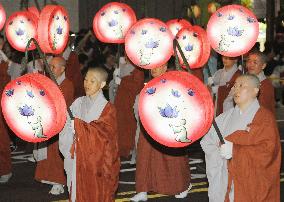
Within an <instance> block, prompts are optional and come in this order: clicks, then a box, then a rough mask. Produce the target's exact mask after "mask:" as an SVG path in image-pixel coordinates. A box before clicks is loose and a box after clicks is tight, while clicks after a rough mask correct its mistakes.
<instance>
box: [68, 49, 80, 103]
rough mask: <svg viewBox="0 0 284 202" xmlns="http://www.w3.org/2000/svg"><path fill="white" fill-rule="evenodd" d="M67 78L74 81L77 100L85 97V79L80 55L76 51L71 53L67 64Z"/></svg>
mask: <svg viewBox="0 0 284 202" xmlns="http://www.w3.org/2000/svg"><path fill="white" fill-rule="evenodd" d="M66 77H67V78H68V79H70V80H71V81H72V83H73V84H74V87H75V92H74V95H75V98H78V97H81V96H83V95H84V81H83V80H84V79H83V76H82V74H81V69H80V63H79V58H78V55H77V53H76V52H75V51H71V52H70V55H69V57H68V60H67V62H66Z"/></svg>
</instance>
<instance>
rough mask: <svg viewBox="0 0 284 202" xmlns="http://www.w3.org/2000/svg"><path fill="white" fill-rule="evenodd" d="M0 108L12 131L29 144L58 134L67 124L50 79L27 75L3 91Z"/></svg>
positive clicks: (62, 99)
mask: <svg viewBox="0 0 284 202" xmlns="http://www.w3.org/2000/svg"><path fill="white" fill-rule="evenodd" d="M1 107H2V112H3V115H4V118H5V120H6V122H7V124H8V126H9V127H10V128H11V130H12V131H13V132H14V133H15V134H16V135H17V136H18V137H20V138H21V139H23V140H25V141H28V142H42V141H45V140H48V139H49V138H51V137H53V136H54V135H56V134H58V133H59V132H60V131H61V130H62V128H63V127H64V123H65V121H66V104H65V101H64V97H63V95H62V93H61V91H60V89H59V88H58V87H57V86H56V84H55V83H54V82H52V81H51V80H50V79H49V78H47V77H45V76H43V75H40V74H37V73H32V74H26V75H24V76H21V77H18V78H17V79H15V80H13V81H11V82H10V83H8V84H7V85H6V87H5V88H4V91H3V94H2V99H1Z"/></svg>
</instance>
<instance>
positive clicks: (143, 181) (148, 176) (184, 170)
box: [136, 132, 190, 195]
mask: <svg viewBox="0 0 284 202" xmlns="http://www.w3.org/2000/svg"><path fill="white" fill-rule="evenodd" d="M168 152H169V153H172V152H173V151H169V150H168V149H166V148H165V147H163V146H161V145H159V144H158V143H156V142H154V141H153V140H152V139H151V138H150V137H149V136H148V135H147V136H144V134H143V133H142V132H141V133H140V136H139V140H138V148H137V159H136V192H137V193H139V192H155V193H159V194H167V195H175V194H179V193H180V192H183V191H185V190H186V189H187V188H188V186H189V184H190V168H189V160H188V156H187V155H184V154H183V155H182V156H181V155H176V156H174V155H169V154H166V153H168Z"/></svg>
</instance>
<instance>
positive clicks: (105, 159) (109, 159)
mask: <svg viewBox="0 0 284 202" xmlns="http://www.w3.org/2000/svg"><path fill="white" fill-rule="evenodd" d="M75 131H76V145H77V146H76V154H77V157H78V160H79V156H83V159H84V160H85V162H82V163H85V164H86V167H90V168H95V169H96V170H102V175H103V176H104V179H106V181H107V184H108V186H109V187H111V188H113V190H112V191H113V193H114V192H115V190H116V188H117V185H118V174H119V167H120V163H119V155H118V146H117V124H116V112H115V108H114V107H113V106H112V105H111V104H110V103H108V104H107V105H106V106H105V108H104V110H103V112H102V114H101V116H100V118H99V119H98V120H95V121H92V122H91V123H86V122H84V121H82V120H80V119H78V118H75Z"/></svg>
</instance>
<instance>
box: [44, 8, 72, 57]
mask: <svg viewBox="0 0 284 202" xmlns="http://www.w3.org/2000/svg"><path fill="white" fill-rule="evenodd" d="M69 23H70V22H69V16H68V13H67V11H66V10H65V8H64V7H62V6H54V5H47V6H45V7H44V8H43V9H42V11H41V13H40V17H39V22H38V41H39V45H40V48H41V49H42V51H43V52H44V53H53V54H60V53H62V52H63V51H64V49H65V47H66V45H67V43H68V38H69V26H70V25H69Z"/></svg>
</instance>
